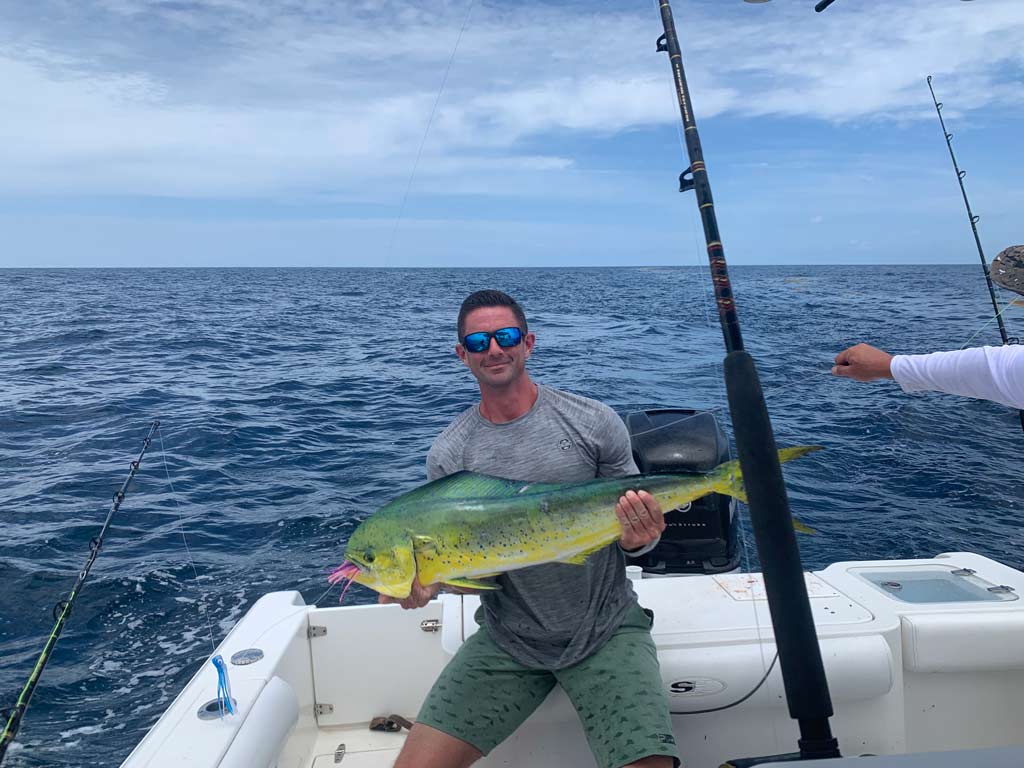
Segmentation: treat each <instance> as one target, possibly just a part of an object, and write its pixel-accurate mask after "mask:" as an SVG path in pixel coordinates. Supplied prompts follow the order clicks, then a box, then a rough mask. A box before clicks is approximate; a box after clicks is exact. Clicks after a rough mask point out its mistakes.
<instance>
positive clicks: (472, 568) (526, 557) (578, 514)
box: [331, 446, 817, 598]
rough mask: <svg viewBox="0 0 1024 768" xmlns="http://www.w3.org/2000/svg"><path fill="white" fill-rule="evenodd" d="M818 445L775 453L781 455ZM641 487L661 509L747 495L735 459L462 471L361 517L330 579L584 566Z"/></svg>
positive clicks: (441, 576)
mask: <svg viewBox="0 0 1024 768" xmlns="http://www.w3.org/2000/svg"><path fill="white" fill-rule="evenodd" d="M816 448H817V446H800V447H797V448H788V449H784V450H782V451H779V459H780V461H788V460H790V459H793V458H796V457H798V456H802V455H804V454H805V453H808V452H810V451H812V450H816ZM628 490H634V491H635V490H645V491H647V492H648V493H650V494H651V495H652V496H653V497H654V498H655V499H657V501H658V503H659V504H660V505H661V508H662V509H664V510H672V509H677V508H679V507H682V506H684V505H686V504H687V503H689V502H691V501H693V500H695V499H699V498H700V497H702V496H706V495H707V494H709V493H714V492H717V493H722V494H727V495H730V496H735V497H737V498H740V499H741V500H745V499H744V494H743V482H742V477H741V474H740V469H739V462H736V461H730V462H727V463H725V464H721V465H719V466H718V467H716V468H715V469H713V470H712V471H711V472H708V473H707V474H703V475H699V474H698V475H694V474H686V475H683V474H678V475H632V476H628V477H616V478H598V479H595V480H588V481H585V482H582V483H522V482H516V481H512V480H505V479H501V478H496V477H490V476H488V475H480V474H476V473H473V472H458V473H456V474H454V475H450V476H448V477H445V478H442V479H440V480H435V481H434V482H432V483H428V484H427V485H424V486H421V487H419V488H416V489H414V490H412V491H410V492H409V493H406V494H404V495H402V496H399V497H398V498H397V499H395V500H394V501H392V502H390V503H389V504H387V505H385V506H384V507H382V508H381V509H380V510H379V511H378V512H376V513H375V514H373V515H372V516H371V517H369V518H368V519H367V520H365V521H364V522H363V523H362V524H361V525H360V526H359V527H358V528H357V529H356V531H355V532H354V533H353V534H352V537H351V538H350V539H349V542H348V546H347V547H346V549H345V558H346V562H345V563H344V564H343V565H342V566H341V567H340V568H338V569H337V570H336V571H335V572H334V573H333V574H332V576H331V580H332V582H335V583H336V582H338V581H343V580H346V579H347V580H349V581H356V582H358V583H360V584H364V585H366V586H368V587H370V588H372V589H375V590H376V591H378V592H380V593H382V594H385V595H390V596H392V597H398V598H403V597H407V596H408V595H409V592H410V589H411V585H412V581H413V578H414V577H415V576H419V581H420V583H421V584H423V585H427V584H434V583H438V582H441V583H444V584H451V585H454V586H460V587H471V588H477V589H488V588H489V589H494V588H495V586H494V585H493V584H489V583H487V582H480V581H478V579H481V578H486V577H488V576H495V575H497V574H500V573H505V572H506V571H512V570H516V569H518V568H524V567H526V566H531V565H540V564H542V563H553V562H561V563H577V564H582V563H583V562H584V561H585V560H586V558H587V556H588V555H589V554H591V553H592V552H595V551H597V550H599V549H601V548H602V547H605V546H607V545H608V544H611V543H612V542H614V541H616V540H618V539H619V538H620V536H621V535H622V527H621V524H620V523H619V520H618V517H617V516H616V514H615V505H616V502H617V501H618V500H619V498H620V497H621V496H622V495H623V494H624V493H625V492H626V491H628Z"/></svg>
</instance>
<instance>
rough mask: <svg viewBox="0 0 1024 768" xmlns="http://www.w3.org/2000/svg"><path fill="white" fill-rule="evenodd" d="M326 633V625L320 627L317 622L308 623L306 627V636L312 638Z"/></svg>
mask: <svg viewBox="0 0 1024 768" xmlns="http://www.w3.org/2000/svg"><path fill="white" fill-rule="evenodd" d="M326 634H327V627H321V626H320V625H319V624H310V625H309V627H308V628H307V629H306V637H308V638H310V639H313V638H314V637H323V636H324V635H326Z"/></svg>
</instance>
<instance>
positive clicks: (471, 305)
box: [458, 290, 529, 341]
mask: <svg viewBox="0 0 1024 768" xmlns="http://www.w3.org/2000/svg"><path fill="white" fill-rule="evenodd" d="M481 307H508V308H509V309H511V310H512V312H513V313H515V316H516V321H517V322H518V323H519V328H520V330H522V332H523V333H526V332H527V331H528V330H529V329H528V328H527V327H526V314H525V313H524V312H523V308H522V307H521V306H519V302H517V301H516V300H515V299H513V298H512V297H511V296H509V295H508V294H507V293H505V292H503V291H491V290H487V291H476V292H475V293H471V294H469V296H467V297H466V300H465V301H463V302H462V306H461V307H459V323H458V332H459V340H460V341H461V340H462V335H463V334H462V332H463V330H464V328H465V324H466V315H468V314H469V313H470V312H472V311H473V310H474V309H480V308H481Z"/></svg>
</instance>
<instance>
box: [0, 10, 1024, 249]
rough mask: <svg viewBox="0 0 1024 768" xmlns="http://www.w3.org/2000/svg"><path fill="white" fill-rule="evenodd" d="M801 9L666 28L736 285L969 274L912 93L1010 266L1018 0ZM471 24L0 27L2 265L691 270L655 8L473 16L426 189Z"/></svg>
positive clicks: (1023, 32) (237, 17) (67, 18)
mask: <svg viewBox="0 0 1024 768" xmlns="http://www.w3.org/2000/svg"><path fill="white" fill-rule="evenodd" d="M812 6H813V2H812V0H799V1H797V0H775V1H774V2H771V3H766V4H760V5H751V4H747V3H742V2H740V1H739V0H676V2H675V4H674V6H673V7H674V9H675V14H676V21H677V24H678V26H679V32H680V38H681V42H682V45H683V52H684V61H685V64H686V67H687V72H688V76H689V80H690V85H691V90H692V92H693V101H694V105H695V108H696V113H697V117H698V121H699V125H700V129H701V138H702V141H703V144H704V150H705V157H706V159H707V162H708V168H709V172H710V174H711V181H712V185H713V189H714V193H715V199H716V203H717V209H718V214H719V223H720V226H721V229H722V233H723V240H724V243H725V246H726V254H727V258H728V259H729V261H730V263H734V264H756V263H761V264H772V263H787V264H794V263H909V262H917V263H933V262H972V261H974V260H976V259H977V254H976V251H975V250H974V244H973V240H972V237H971V233H970V228H969V226H968V225H967V222H966V216H965V214H964V212H963V207H962V202H961V200H960V197H959V191H958V189H957V186H956V182H955V178H954V175H953V171H952V168H951V166H950V163H949V158H948V155H947V153H946V148H945V144H944V142H943V141H942V135H941V132H940V129H939V126H938V122H937V120H936V118H935V113H934V109H933V107H932V103H931V98H930V95H929V93H928V88H927V85H926V84H925V77H926V75H928V74H932V75H933V76H934V85H935V88H936V90H937V92H938V94H939V98H940V99H941V100H942V101H944V102H945V103H946V105H947V106H946V109H945V110H944V115H945V117H946V119H947V122H948V126H949V128H950V130H952V131H953V133H954V134H955V140H954V141H955V149H956V151H957V155H958V159H959V161H960V163H961V166H962V167H964V168H965V169H967V171H968V176H967V178H966V183H967V185H968V193H969V194H970V196H971V201H972V204H973V206H974V208H975V210H976V212H977V213H979V214H980V215H981V216H982V218H981V221H980V223H979V227H980V230H981V233H982V238H983V244H984V245H985V247H986V249H987V250H988V252H989V256H990V257H991V256H993V255H994V254H995V253H996V252H997V251H999V250H1001V249H1002V248H1004V247H1006V246H1008V245H1011V244H1016V243H1020V242H1024V191H1022V189H1021V183H1020V178H1021V173H1020V172H1021V169H1022V168H1024V147H1022V144H1021V141H1020V137H1021V136H1024V48H1022V47H1021V46H1020V40H1021V39H1024V3H1022V2H1020V0H976V1H975V2H958V1H957V0H901V2H899V3H893V2H891V0H838V2H836V3H835V5H833V6H832V7H831V8H830V9H829V10H828V11H826V12H825V13H822V14H816V13H814V12H813V10H812ZM468 9H470V2H469V0H458V2H456V1H455V0H452V1H451V2H448V1H447V0H430V1H429V2H425V1H424V2H397V1H395V2H391V1H388V0H379V1H378V0H344V1H342V2H339V0H280V1H278V2H270V1H268V2H260V3H256V2H251V0H194V1H193V2H188V1H185V0H175V1H173V2H172V1H171V0H163V1H162V0H93V1H92V2H90V1H88V0H74V1H71V0H60V1H58V0H38V1H37V2H32V3H18V2H13V0H11V1H10V2H4V3H0V112H2V113H3V119H2V120H0V267H26V266H55V267H56V266H292V265H294V266H305V265H309V266H475V265H505V266H538V265H544V266H549V265H609V264H685V265H692V264H696V263H700V261H701V260H703V259H704V255H703V249H702V247H700V237H701V236H700V234H699V223H698V220H697V218H696V213H695V205H694V202H693V197H692V193H691V194H690V195H680V194H678V193H677V192H676V191H675V185H676V179H677V176H678V174H679V171H680V170H682V168H683V167H684V166H685V165H686V163H685V161H684V159H683V154H682V150H681V146H680V140H679V129H678V108H677V106H676V103H675V101H674V94H673V90H672V83H671V73H670V70H669V67H668V62H667V57H666V55H665V54H657V53H655V51H654V42H655V40H656V39H657V37H658V36H659V34H660V33H661V28H660V18H659V15H658V13H657V9H656V4H655V3H654V2H653V0H644V1H643V2H624V1H622V0H619V1H618V2H599V1H596V0H590V1H589V2H550V0H549V1H547V2H511V1H510V0H505V1H503V2H500V3H499V2H493V1H491V2H481V0H476V1H475V2H473V3H472V9H471V12H470V13H469V17H468V23H466V26H465V31H464V33H463V34H462V37H461V41H460V43H459V45H458V49H457V50H456V51H455V56H454V59H452V65H451V70H450V72H449V74H448V78H447V82H446V85H445V88H444V90H443V91H442V92H441V95H440V100H439V102H438V107H437V112H436V115H435V117H434V120H433V123H432V125H431V127H430V130H429V132H427V134H426V140H425V142H424V143H423V150H422V154H421V156H420V159H419V163H418V165H416V158H417V154H418V152H419V149H420V143H421V141H422V140H423V136H424V131H425V128H426V126H427V121H428V117H429V115H430V113H431V110H432V108H433V105H434V102H435V98H437V95H438V91H439V88H440V85H441V82H442V79H443V78H444V76H445V71H446V68H447V66H448V62H449V60H450V58H451V57H452V52H453V50H454V49H455V43H456V39H457V38H458V37H459V32H460V29H462V27H463V23H464V21H466V18H467V10H468ZM414 166H415V167H416V171H415V174H413V168H414ZM410 177H411V183H410ZM407 190H408V193H407ZM403 199H405V206H404V210H402V213H401V218H399V211H400V209H401V208H402V201H403Z"/></svg>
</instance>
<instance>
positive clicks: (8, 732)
mask: <svg viewBox="0 0 1024 768" xmlns="http://www.w3.org/2000/svg"><path fill="white" fill-rule="evenodd" d="M159 427H160V422H159V421H154V422H153V424H152V426H151V427H150V429H149V434H148V435H146V439H145V440H143V441H142V451H141V453H139V458H137V459H136V460H135V461H133V462H132V463H131V464H130V465H129V467H130V469H129V472H128V477H126V478H125V480H124V482H123V483H122V484H121V487H120V488H119V489H118V491H117V493H115V494H114V500H113V503H112V504H111V507H110V511H109V512H107V517H106V519H105V520H104V521H103V527H102V528H100V532H99V535H98V536H95V537H94V538H93V539H91V540H90V541H89V557H88V559H87V560H86V561H85V567H84V568H82V570H81V571H79V572H78V579H77V580H76V581H75V586H74V587H73V588H72V590H71V594H69V595H68V596H67V598H66V599H63V600H61V601H60V602H58V603H57V604H56V605H55V606H54V607H53V618H54V620H55V622H56V623H55V624H54V626H53V630H52V631H51V632H50V636H49V637H48V638H47V639H46V645H44V646H43V652H42V653H40V654H39V659H38V660H37V661H36V665H35V667H33V669H32V673H31V674H30V675H29V677H28V681H27V682H26V683H25V687H24V688H22V690H21V695H19V696H18V701H17V703H16V704H15V705H14V707H12V708H11V709H10V710H9V711H8V712H6V714H7V725H5V726H4V730H3V733H0V763H3V760H4V756H5V755H6V754H7V748H8V747H9V746H10V745H11V742H13V741H14V737H15V736H16V735H17V734H18V728H19V727H20V726H21V721H22V718H24V716H25V710H27V709H28V704H29V701H30V700H31V699H32V694H33V693H35V690H36V685H37V684H38V683H39V678H40V677H41V676H42V674H43V670H44V669H45V668H46V664H47V662H48V661H49V660H50V655H51V654H52V653H53V649H54V647H55V646H56V645H57V640H58V638H60V634H61V632H62V631H63V630H64V625H65V624H66V623H67V620H68V616H70V615H71V609H72V608H73V607H74V605H75V600H76V599H77V598H78V595H79V594H80V592H81V590H82V585H83V584H84V583H85V580H86V579H87V578H88V577H89V572H90V571H91V570H92V565H93V563H95V562H96V558H97V557H98V556H99V554H100V549H101V548H102V547H103V537H104V536H106V533H107V529H109V528H110V521H111V520H113V519H114V515H115V514H117V510H118V509H120V508H121V503H122V502H123V501H124V498H125V493H126V492H127V491H128V486H129V484H130V483H131V481H132V478H134V477H135V473H136V472H138V471H139V466H140V465H141V464H142V457H143V456H145V455H146V450H147V449H148V448H149V444H150V441H151V440H152V439H153V435H154V434H155V433H156V431H157V429H159Z"/></svg>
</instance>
